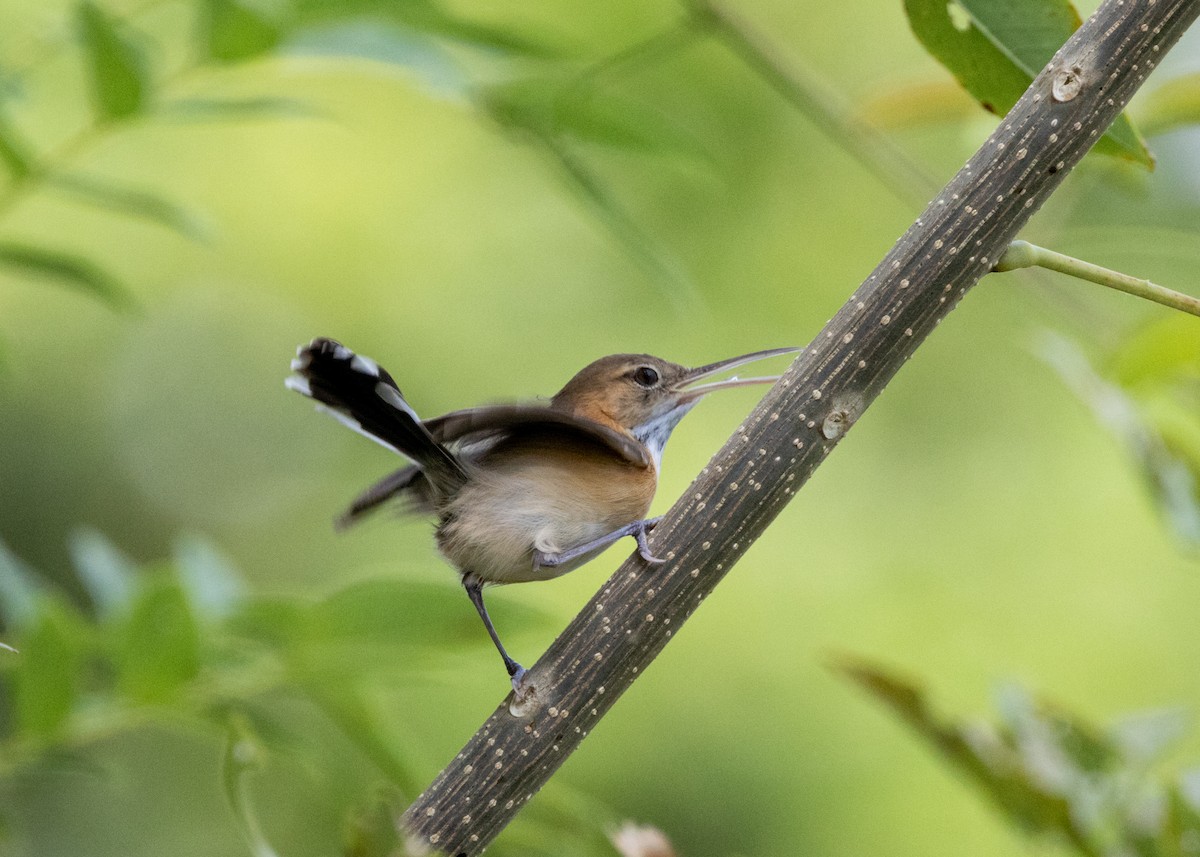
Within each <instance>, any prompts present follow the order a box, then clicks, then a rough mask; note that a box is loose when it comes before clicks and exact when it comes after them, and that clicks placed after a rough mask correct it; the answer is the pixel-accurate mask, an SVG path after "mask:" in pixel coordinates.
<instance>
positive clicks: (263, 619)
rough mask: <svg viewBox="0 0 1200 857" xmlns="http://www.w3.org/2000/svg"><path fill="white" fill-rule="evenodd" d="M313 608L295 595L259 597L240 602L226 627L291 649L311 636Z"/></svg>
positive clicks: (271, 644) (274, 646) (254, 639)
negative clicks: (310, 625)
mask: <svg viewBox="0 0 1200 857" xmlns="http://www.w3.org/2000/svg"><path fill="white" fill-rule="evenodd" d="M310 609H311V608H310V605H308V604H306V603H303V602H300V601H298V600H297V599H295V598H290V597H286V596H274V597H262V596H260V597H257V598H254V599H251V600H249V601H246V602H244V603H242V604H240V605H238V606H237V609H235V610H234V612H233V613H232V614H231V615H230V617H229V619H228V625H227V627H228V629H229V630H230V631H231V632H233V633H235V634H238V635H240V636H242V637H245V638H246V639H248V640H252V641H254V642H256V643H261V644H263V645H266V646H270V647H273V648H275V649H280V650H289V649H293V648H296V647H297V646H299V645H300V644H301V643H302V641H304V640H305V639H307V638H308V637H309V636H310V629H309V624H310Z"/></svg>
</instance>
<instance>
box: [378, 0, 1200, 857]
mask: <svg viewBox="0 0 1200 857" xmlns="http://www.w3.org/2000/svg"><path fill="white" fill-rule="evenodd" d="M1198 14H1200V0H1106V2H1105V3H1104V4H1103V5H1102V6H1101V7H1100V9H1099V10H1098V11H1097V12H1096V14H1094V15H1093V16H1092V17H1091V18H1090V19H1089V20H1088V21H1087V23H1085V24H1084V25H1083V27H1081V28H1080V29H1079V31H1078V32H1076V33H1075V35H1074V36H1073V37H1072V38H1071V39H1070V40H1069V41H1068V42H1067V43H1066V45H1064V46H1063V48H1062V49H1060V50H1059V52H1058V53H1057V54H1056V55H1055V57H1054V59H1053V60H1052V61H1051V63H1050V64H1049V65H1048V66H1047V67H1046V68H1045V69H1044V70H1043V71H1042V72H1041V74H1039V75H1038V77H1037V79H1035V80H1034V82H1033V84H1032V85H1031V86H1030V88H1029V90H1028V91H1027V92H1026V93H1025V95H1024V96H1023V97H1022V98H1021V100H1020V102H1018V104H1017V105H1016V106H1015V107H1014V108H1013V110H1012V111H1011V112H1010V113H1009V115H1008V116H1007V117H1005V118H1004V119H1003V120H1002V121H1001V123H1000V125H999V127H998V128H997V129H996V131H995V133H993V134H992V136H991V137H990V138H989V139H988V140H987V142H986V143H984V145H983V147H982V148H981V149H980V150H979V151H978V152H977V153H976V154H975V155H974V157H972V158H971V160H970V161H969V162H968V163H967V164H966V166H964V167H963V168H962V169H961V170H960V171H959V173H958V175H956V176H955V177H954V179H953V180H952V181H951V182H950V184H949V185H947V186H946V188H945V189H944V190H943V191H942V193H941V194H940V195H939V196H938V197H937V198H936V199H935V200H934V201H933V202H932V203H931V204H930V205H929V207H928V208H927V209H926V210H925V212H924V213H923V214H922V215H921V217H919V218H918V219H917V221H916V223H914V224H913V225H912V226H911V227H910V228H909V230H908V231H907V232H906V233H905V234H904V236H903V237H902V238H901V239H900V240H899V241H898V242H897V243H896V245H895V247H893V248H892V250H891V252H889V253H888V254H887V256H886V257H885V258H884V259H883V261H882V262H880V264H879V266H878V267H877V268H876V269H875V271H874V272H873V273H872V274H871V275H870V276H869V277H868V278H867V280H866V282H864V283H863V284H862V285H861V286H860V287H859V288H858V290H857V291H856V292H855V293H854V294H853V295H851V297H850V299H849V300H848V301H847V302H846V304H845V305H844V306H843V307H842V308H841V310H839V312H838V313H837V315H836V316H834V318H833V319H832V320H830V321H829V323H828V324H826V326H825V328H824V329H823V330H822V331H821V332H820V333H819V334H818V335H817V338H816V339H815V340H813V342H812V343H811V344H810V346H809V347H808V348H807V349H805V351H804V352H803V354H802V355H801V356H800V357H799V358H797V360H796V362H795V363H794V364H793V365H792V366H791V368H789V369H788V371H787V373H786V374H785V375H784V377H783V378H782V380H781V381H780V382H779V383H778V384H777V385H776V386H775V387H774V388H773V389H772V390H771V391H770V392H769V393H768V394H767V396H766V397H765V398H764V399H763V401H762V402H761V403H760V404H759V406H758V407H757V408H756V409H755V410H754V412H753V413H752V414H751V415H750V416H749V417H748V418H747V419H746V422H745V423H744V424H743V426H742V427H741V428H739V429H738V431H737V432H736V433H735V434H734V436H733V437H732V438H731V439H730V440H729V441H728V442H727V443H726V444H725V446H724V447H723V448H722V449H721V451H720V452H718V453H717V455H716V456H715V457H714V458H713V460H712V461H711V462H710V463H709V465H708V466H707V467H706V468H705V469H704V471H703V472H702V473H701V474H700V476H699V477H698V478H697V479H696V481H695V482H694V483H693V484H692V485H691V487H690V488H689V489H688V491H687V493H686V494H685V495H684V496H683V498H681V499H680V500H679V501H678V502H677V503H676V504H675V506H674V507H673V508H672V509H671V511H670V512H669V513H668V514H667V516H666V518H665V519H664V520H663V522H662V523H661V524H659V526H658V528H657V529H656V530H655V531H654V537H653V540H652V548H653V550H654V552H655V554H656V555H658V556H661V557H665V558H666V559H667V560H668V562H667V563H666V565H664V566H660V567H652V566H649V565H647V564H646V563H645V562H644V561H643V560H641V559H640V558H639V557H638V556H637V555H636V554H635V555H634V556H632V557H630V558H629V559H628V560H627V561H626V562H625V563H624V564H623V565H622V566H621V567H620V568H619V569H618V570H617V572H616V573H615V574H614V575H613V576H612V577H611V578H610V579H609V580H608V582H607V583H606V584H605V585H604V587H603V588H602V589H601V590H600V592H599V593H598V594H597V595H596V596H595V597H594V598H593V599H592V600H591V601H590V602H589V603H588V604H587V606H586V607H584V609H583V611H582V612H581V613H580V614H579V615H578V616H577V617H576V618H575V619H574V620H573V621H572V622H571V624H570V625H569V626H568V627H567V629H566V630H565V631H564V632H563V633H562V635H561V636H560V637H559V638H558V639H557V640H556V641H555V642H554V643H553V644H552V645H551V647H550V648H549V650H547V652H546V653H545V655H543V657H542V659H541V660H540V661H538V663H537V664H535V665H534V667H533V668H532V669H531V670H530V679H531V681H532V684H533V686H534V688H535V689H536V698H535V699H534V700H533V702H532V703H530V704H528V705H526V706H524V708H525V710H518V709H516V708H513V707H510V706H512V699H511V697H510V698H509V699H507V700H506V701H505V702H504V704H502V705H501V706H500V707H499V708H498V709H497V710H496V711H495V713H493V714H492V716H491V717H489V718H488V720H487V721H486V722H485V723H484V724H483V727H482V728H481V729H480V730H479V732H478V733H476V734H475V736H474V737H472V738H471V740H470V741H469V742H468V743H467V745H466V746H465V747H464V748H463V749H462V751H461V752H460V753H459V754H458V756H457V757H456V758H455V759H454V760H453V761H452V762H451V763H450V764H449V765H448V766H447V767H446V769H445V770H444V771H442V773H441V774H439V775H438V777H437V778H436V779H435V780H434V782H433V784H432V785H431V786H430V787H429V788H428V789H427V790H426V791H425V792H424V793H423V794H422V795H421V796H420V797H418V798H417V800H416V801H415V802H414V803H413V804H412V806H410V807H409V809H408V811H407V812H406V813H405V815H404V817H403V819H402V822H401V824H402V827H403V828H404V833H405V834H406V836H407V841H408V845H409V849H410V850H411V851H413V852H416V853H431V852H434V853H445V854H452V855H455V857H459V855H474V854H478V853H480V852H481V851H482V850H483V848H484V847H485V846H486V845H487V844H488V842H490V841H491V840H492V839H493V838H494V837H495V836H496V835H497V834H498V833H499V832H500V831H501V830H502V829H503V828H504V826H505V825H506V824H508V822H509V821H511V820H512V818H513V816H514V815H515V814H516V813H517V812H518V811H519V810H520V808H521V807H522V806H523V805H524V804H525V802H526V801H528V800H529V799H530V798H532V797H533V795H534V793H536V792H537V790H538V789H539V788H541V787H542V785H543V784H544V783H545V782H546V781H547V780H548V779H549V778H550V776H551V775H552V774H553V773H554V771H555V770H557V768H558V767H559V765H561V764H562V763H563V761H564V760H565V759H566V758H567V756H569V755H570V754H571V753H572V752H573V751H574V750H575V749H576V747H578V745H579V743H580V742H581V741H582V740H583V739H584V738H585V737H586V736H587V734H588V733H589V732H590V731H591V730H592V729H593V728H594V727H595V724H596V723H597V722H598V721H599V720H600V718H601V717H603V716H604V714H605V713H606V712H607V711H608V709H609V708H611V707H612V705H613V703H614V702H615V701H616V700H617V698H618V697H619V696H620V695H621V694H622V693H623V692H624V691H625V690H626V689H627V688H628V687H629V686H630V685H631V684H632V683H633V681H634V680H635V679H636V678H637V677H638V676H639V675H641V673H642V672H643V671H644V670H645V668H646V667H647V666H648V665H649V664H650V663H651V661H653V660H654V658H655V656H656V655H657V654H658V653H659V651H661V650H662V648H663V647H664V646H665V645H666V644H667V642H668V641H669V640H670V638H671V637H672V636H673V635H674V634H675V632H676V631H677V630H678V629H679V628H680V627H681V626H682V625H683V623H684V622H685V621H686V620H687V618H688V617H689V616H690V615H691V614H692V612H693V611H694V610H695V609H696V608H697V607H698V606H699V605H700V603H701V602H702V601H703V600H704V598H705V596H707V595H708V593H709V592H711V591H712V589H713V588H714V587H715V586H716V585H717V583H719V582H720V580H721V578H722V577H724V575H725V573H726V572H728V571H729V569H730V568H731V567H732V566H733V564H734V563H735V562H736V561H737V560H738V559H739V558H740V557H741V556H742V554H743V553H745V551H746V550H747V548H749V546H750V544H751V543H752V542H753V541H754V540H755V539H756V538H758V536H759V535H760V534H761V533H762V532H763V530H764V529H766V527H767V525H768V524H770V523H771V521H772V520H773V519H774V518H775V516H776V515H778V514H779V512H780V510H782V508H783V507H784V506H785V505H786V504H787V502H788V500H789V499H790V498H791V497H792V495H793V494H795V492H796V490H797V489H799V487H800V486H801V485H802V484H804V482H805V480H807V478H808V477H809V476H810V475H811V474H812V472H813V471H814V470H816V468H817V467H818V466H819V465H820V464H821V462H822V461H823V460H824V459H825V456H826V455H828V453H829V452H830V450H832V449H833V447H834V446H835V445H836V444H837V442H838V441H839V440H840V439H841V437H842V436H843V435H844V434H845V433H846V431H847V430H848V429H849V428H850V427H851V426H852V425H853V424H854V422H855V421H856V420H857V419H858V417H859V415H860V414H861V413H862V411H863V410H864V409H865V408H866V407H867V405H869V404H870V403H871V402H872V401H873V400H874V399H875V397H876V396H877V395H878V394H879V393H880V391H882V390H883V388H884V386H885V385H886V384H887V382H888V381H889V380H890V379H891V378H892V376H893V375H894V374H895V373H896V372H897V371H898V370H899V368H900V367H901V366H902V365H903V364H904V362H905V361H906V360H908V358H909V357H910V356H911V355H912V353H913V352H914V351H915V350H916V348H917V347H918V346H919V345H920V344H921V343H922V342H923V341H924V340H925V338H926V337H927V336H928V335H929V334H930V333H931V332H932V331H933V329H934V328H935V327H936V326H937V325H938V323H939V322H941V320H942V318H943V317H945V315H946V314H947V313H948V312H949V311H950V310H951V309H952V308H953V307H954V305H955V304H957V303H958V301H959V300H960V299H961V298H962V297H963V295H964V294H966V292H967V290H968V289H969V288H971V287H972V286H973V285H974V284H975V283H976V282H978V281H979V279H980V278H981V277H983V276H984V275H985V274H987V273H988V272H989V271H991V270H992V267H993V266H994V265H995V264H996V262H997V260H998V259H1000V257H1001V256H1002V255H1003V253H1004V251H1005V248H1006V247H1007V246H1008V244H1009V242H1010V241H1012V240H1013V238H1014V237H1015V236H1016V235H1017V233H1018V232H1019V231H1020V229H1021V228H1022V227H1023V226H1024V225H1025V223H1026V222H1027V221H1028V220H1029V218H1030V216H1031V215H1032V214H1033V213H1034V212H1035V211H1037V209H1038V208H1039V207H1040V206H1041V205H1042V204H1043V203H1044V202H1045V201H1046V199H1048V198H1049V196H1050V195H1051V194H1052V193H1053V192H1054V190H1055V189H1056V188H1057V187H1058V185H1059V184H1060V183H1061V182H1062V180H1063V178H1064V177H1065V175H1066V174H1067V172H1069V171H1070V170H1071V168H1072V167H1074V166H1075V165H1076V164H1077V163H1078V162H1079V160H1080V159H1081V158H1082V157H1083V156H1084V154H1085V153H1086V152H1087V150H1088V149H1089V148H1091V146H1092V144H1093V143H1095V141H1096V140H1097V139H1099V137H1100V135H1101V134H1102V133H1103V131H1104V129H1105V128H1107V127H1108V124H1109V123H1110V122H1111V121H1112V120H1113V119H1114V118H1115V117H1116V116H1117V115H1118V114H1119V113H1120V111H1121V110H1122V109H1123V108H1124V106H1125V104H1126V102H1127V101H1128V100H1129V98H1130V97H1131V96H1132V95H1133V93H1134V92H1135V91H1136V90H1137V88H1138V87H1139V86H1140V85H1141V84H1142V82H1143V81H1144V80H1145V78H1146V76H1147V75H1148V74H1149V73H1150V72H1151V71H1152V70H1153V69H1154V68H1155V67H1156V66H1157V65H1158V62H1159V60H1160V59H1161V58H1162V56H1163V55H1164V54H1165V53H1166V52H1167V51H1168V50H1169V49H1170V48H1171V46H1172V45H1174V44H1175V42H1176V41H1177V40H1178V39H1179V37H1180V36H1181V35H1182V34H1183V32H1184V31H1185V30H1186V29H1187V27H1188V26H1189V25H1190V24H1191V23H1192V21H1194V20H1195V18H1196V17H1197V15H1198Z"/></svg>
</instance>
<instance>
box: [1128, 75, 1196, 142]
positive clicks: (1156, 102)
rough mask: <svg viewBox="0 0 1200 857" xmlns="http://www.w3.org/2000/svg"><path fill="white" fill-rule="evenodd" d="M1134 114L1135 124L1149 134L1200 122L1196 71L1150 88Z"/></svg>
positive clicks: (1165, 131) (1161, 132) (1163, 132)
mask: <svg viewBox="0 0 1200 857" xmlns="http://www.w3.org/2000/svg"><path fill="white" fill-rule="evenodd" d="M1137 113H1138V125H1139V126H1140V127H1141V128H1142V129H1143V130H1144V131H1145V132H1146V135H1147V136H1150V137H1153V136H1154V135H1156V134H1165V133H1167V132H1168V131H1174V130H1176V129H1178V128H1186V127H1187V126H1189V125H1196V124H1198V123H1200V71H1197V72H1192V73H1191V74H1185V75H1182V76H1180V77H1177V78H1175V79H1174V80H1168V81H1167V82H1166V83H1164V84H1162V85H1161V86H1159V87H1157V88H1155V89H1153V90H1151V91H1150V92H1149V93H1148V94H1147V95H1146V98H1145V99H1144V100H1143V101H1142V102H1141V106H1140V108H1139V109H1138V111H1137Z"/></svg>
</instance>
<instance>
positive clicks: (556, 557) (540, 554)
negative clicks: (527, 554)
mask: <svg viewBox="0 0 1200 857" xmlns="http://www.w3.org/2000/svg"><path fill="white" fill-rule="evenodd" d="M661 520H662V516H661V515H660V516H659V517H657V518H648V519H646V520H644V521H634V522H633V523H632V524H626V525H625V526H623V527H621V528H620V529H616V530H613V531H612V532H611V533H608V534H607V535H603V536H601V537H600V538H598V539H595V540H593V541H590V542H587V543H585V544H582V545H578V546H576V547H573V548H571V549H570V550H565V551H559V552H557V553H548V552H547V551H543V550H537V549H535V550H534V551H533V570H534V571H537V570H538V569H539V568H557V567H558V566H560V565H563V564H564V563H568V562H574V561H575V560H577V559H580V558H582V557H586V556H588V555H589V554H593V553H595V552H596V551H599V550H601V549H602V548H605V547H608V545H611V544H612V543H613V542H615V541H617V540H618V539H622V538H624V537H625V536H633V537H634V538H635V539H636V540H637V546H638V555H639V556H640V557H641V558H642V559H644V560H645V561H646V562H648V563H650V564H651V565H662V564H663V563H665V562H666V560H665V559H659V558H658V557H656V556H655V555H654V554H653V553H651V552H650V545H649V544H648V543H647V542H646V533H648V532H650V531H651V530H653V529H654V526H655V524H657V523H658V522H659V521H661Z"/></svg>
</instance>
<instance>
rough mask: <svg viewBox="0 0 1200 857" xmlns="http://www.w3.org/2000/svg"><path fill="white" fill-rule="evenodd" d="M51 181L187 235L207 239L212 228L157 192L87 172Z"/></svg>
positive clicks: (111, 208) (96, 202)
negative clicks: (100, 177) (111, 180)
mask: <svg viewBox="0 0 1200 857" xmlns="http://www.w3.org/2000/svg"><path fill="white" fill-rule="evenodd" d="M47 182H48V183H49V184H50V185H51V186H53V187H56V188H58V189H60V190H64V191H67V192H68V193H70V194H73V195H74V196H76V197H79V198H80V199H82V200H84V201H85V202H89V203H91V204H92V205H96V206H99V207H100V208H105V209H108V210H109V211H112V212H115V213H117V214H122V215H125V216H127V217H136V218H140V219H142V220H147V221H149V222H151V223H154V224H157V225H159V226H163V227H166V228H167V229H170V230H172V231H173V232H177V233H179V234H180V235H182V236H184V237H185V238H191V239H193V240H197V241H199V240H204V239H206V238H207V237H208V235H209V233H210V232H211V230H210V228H209V227H208V226H207V225H206V224H205V223H204V222H202V221H201V219H200V218H199V217H197V216H196V215H195V214H194V213H192V212H191V211H188V210H187V209H186V208H183V207H182V206H180V205H178V204H176V203H174V202H171V201H170V200H168V199H164V198H163V197H161V196H159V195H158V194H156V193H152V192H150V191H145V190H139V189H137V188H131V187H125V186H122V185H120V184H114V183H112V182H110V181H107V180H105V179H98V178H95V177H93V176H83V175H65V174H62V175H49V176H47Z"/></svg>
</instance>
